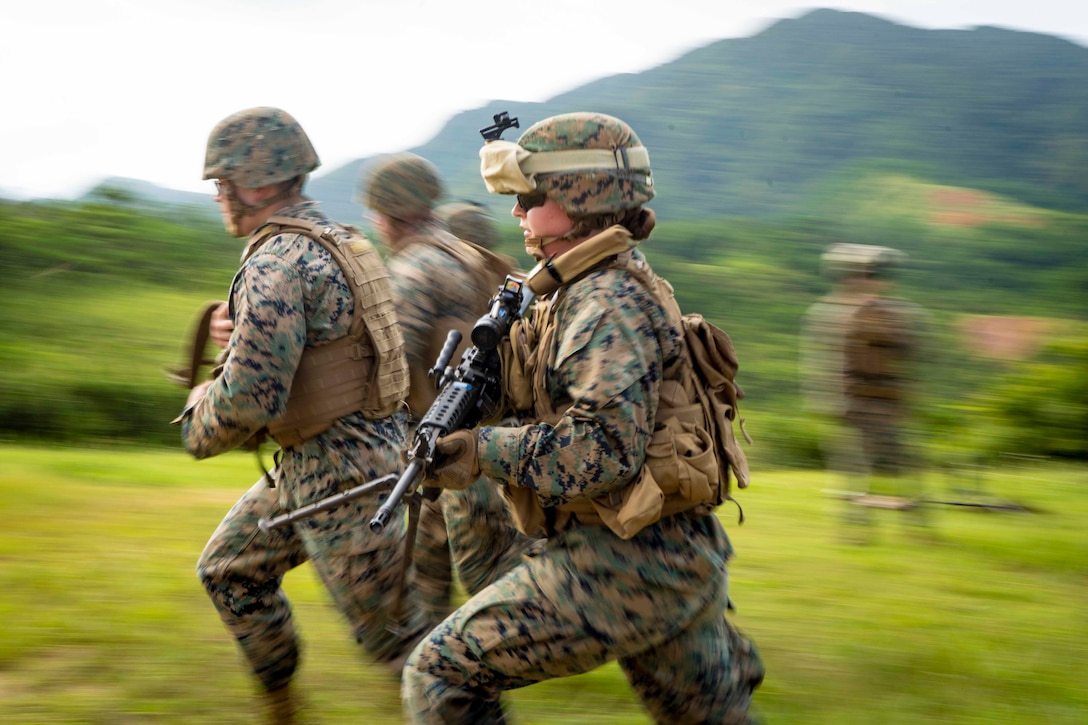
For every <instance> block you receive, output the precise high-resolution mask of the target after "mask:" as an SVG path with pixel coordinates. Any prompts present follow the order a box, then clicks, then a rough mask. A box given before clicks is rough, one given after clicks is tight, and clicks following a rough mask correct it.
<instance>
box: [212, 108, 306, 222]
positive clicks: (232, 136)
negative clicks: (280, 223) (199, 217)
mask: <svg viewBox="0 0 1088 725" xmlns="http://www.w3.org/2000/svg"><path fill="white" fill-rule="evenodd" d="M320 165H321V161H320V160H319V159H318V157H317V152H316V151H314V147H313V145H312V144H311V143H310V139H309V138H308V137H307V136H306V132H305V131H303V130H302V126H300V125H299V123H298V121H296V120H295V119H294V117H293V116H291V114H289V113H287V112H286V111H283V110H280V109H279V108H272V107H271V106H259V107H256V108H248V109H246V110H243V111H238V112H237V113H233V114H231V115H230V116H227V117H226V118H224V119H223V120H222V121H220V122H219V123H218V124H217V125H216V126H215V128H213V129H212V132H211V133H210V134H209V135H208V146H207V151H206V152H205V154H204V179H205V180H207V179H215V180H216V181H217V182H218V190H219V196H220V197H222V198H223V199H224V200H226V202H227V205H228V207H229V210H230V211H229V217H230V218H229V219H226V220H225V221H226V222H227V228H228V231H229V232H230V234H231V235H233V236H236V237H243V236H246V235H247V234H248V233H249V231H250V230H247V229H244V228H243V219H244V218H245V217H247V216H250V215H252V214H254V213H255V212H257V211H260V210H261V209H264V208H267V207H269V206H271V205H272V204H275V203H277V202H279V201H282V200H283V199H286V198H288V197H291V196H293V195H295V194H297V193H299V192H300V191H301V190H302V186H303V184H305V181H306V175H307V174H309V173H310V172H311V171H313V170H314V169H316V168H317V167H318V166H320ZM269 187H277V188H274V189H269ZM241 189H246V190H254V189H261V190H268V191H265V192H264V193H261V194H258V195H253V194H249V193H246V192H240V191H239V190H241Z"/></svg>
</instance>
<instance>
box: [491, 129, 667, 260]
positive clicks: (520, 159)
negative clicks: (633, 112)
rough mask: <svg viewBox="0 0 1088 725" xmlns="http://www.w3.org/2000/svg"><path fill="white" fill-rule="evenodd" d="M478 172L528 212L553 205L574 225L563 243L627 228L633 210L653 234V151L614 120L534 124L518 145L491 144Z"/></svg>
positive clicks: (492, 186) (505, 142)
mask: <svg viewBox="0 0 1088 725" xmlns="http://www.w3.org/2000/svg"><path fill="white" fill-rule="evenodd" d="M480 173H481V175H482V176H483V178H484V183H485V184H486V185H487V189H488V191H490V192H492V193H497V194H516V195H517V196H518V202H519V204H521V206H522V207H523V208H524V209H528V208H531V207H532V206H536V205H539V204H541V203H543V201H544V199H545V198H549V199H552V200H554V201H555V202H556V203H557V204H558V205H559V206H560V207H561V208H562V209H563V211H564V212H566V214H567V215H568V216H569V217H570V218H571V220H573V221H574V222H575V224H574V226H573V228H572V229H571V230H570V231H569V232H568V233H567V234H565V235H563V238H568V239H570V238H577V237H578V236H580V235H584V234H586V233H587V232H592V231H594V230H600V229H605V228H607V227H609V226H611V225H613V224H617V223H624V221H625V220H629V219H630V218H631V216H632V214H631V212H635V211H638V212H639V214H641V215H643V216H645V215H646V214H649V217H650V228H651V229H652V214H650V213H649V212H648V210H642V205H643V204H645V203H646V202H648V201H650V200H651V199H653V197H654V187H653V176H652V174H651V170H650V155H649V152H648V151H647V150H646V147H645V146H643V145H642V141H641V140H639V137H638V136H637V135H636V134H635V132H634V131H633V130H632V129H631V127H630V126H628V125H627V124H626V123H625V122H624V121H621V120H620V119H618V118H615V117H613V116H609V115H606V114H603V113H587V112H576V113H565V114H561V115H558V116H552V117H551V118H546V119H544V120H543V121H540V122H538V123H535V124H533V125H532V126H530V127H529V128H528V129H527V130H526V131H525V133H523V134H522V135H521V137H520V138H519V139H518V141H517V143H514V142H511V141H502V140H495V141H490V142H488V143H487V144H485V145H484V147H483V148H482V149H480ZM625 225H626V224H625ZM648 234H649V230H647V231H646V235H648ZM636 238H639V239H644V238H645V236H637V237H636ZM552 241H554V240H552ZM543 243H544V244H545V245H547V244H548V243H549V240H547V239H545V240H544V242H543Z"/></svg>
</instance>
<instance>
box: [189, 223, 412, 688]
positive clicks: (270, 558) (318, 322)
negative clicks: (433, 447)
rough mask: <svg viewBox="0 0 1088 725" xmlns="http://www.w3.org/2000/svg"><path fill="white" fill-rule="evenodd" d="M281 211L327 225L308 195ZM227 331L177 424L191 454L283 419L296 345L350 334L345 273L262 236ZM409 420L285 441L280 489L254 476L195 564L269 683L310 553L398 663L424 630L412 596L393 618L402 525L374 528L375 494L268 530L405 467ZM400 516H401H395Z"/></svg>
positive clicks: (278, 672)
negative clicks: (211, 368)
mask: <svg viewBox="0 0 1088 725" xmlns="http://www.w3.org/2000/svg"><path fill="white" fill-rule="evenodd" d="M276 213H277V215H279V216H288V217H292V218H297V219H306V220H312V221H315V222H318V223H320V224H322V225H326V226H327V225H334V224H335V222H332V221H330V220H328V218H327V217H325V216H324V214H322V213H321V212H320V210H319V209H318V208H317V205H316V203H314V202H303V203H300V204H295V205H292V206H288V207H285V208H282V209H280V210H278V211H277V212H276ZM230 301H231V316H232V320H233V322H234V332H233V334H232V336H231V339H230V343H229V346H228V348H227V351H228V355H227V358H226V363H225V366H224V368H223V372H222V374H221V375H220V376H219V377H218V378H217V379H216V380H215V382H214V383H213V384H212V385H211V387H210V388H209V389H208V392H207V395H206V397H204V398H203V399H202V400H200V401H199V402H198V403H197V404H196V405H195V406H194V407H193V408H192V409H191V410H190V411H188V413H187V415H186V416H185V418H184V420H183V423H182V436H183V440H184V443H185V447H186V449H187V450H188V451H189V452H190V453H191V454H193V455H194V456H195V457H197V458H206V457H208V456H213V455H217V454H220V453H224V452H226V451H230V450H233V449H234V448H236V447H237V446H238V445H240V444H241V443H242V442H243V441H245V440H247V439H248V438H249V437H250V436H251V435H252V434H253V433H254V432H255V431H257V430H260V429H261V428H263V427H264V426H266V425H267V424H268V423H269V422H270V421H272V420H274V419H276V418H277V417H278V416H280V415H282V413H283V412H284V410H285V407H286V403H287V398H288V393H289V391H290V389H291V382H292V379H293V377H294V373H295V369H296V366H297V365H298V361H299V359H300V356H301V355H302V351H303V348H305V347H312V346H316V345H320V344H321V343H322V342H325V341H330V340H333V339H336V338H339V337H342V336H344V335H346V334H347V332H348V330H349V328H350V326H351V322H352V311H353V305H354V302H353V300H352V294H351V290H350V288H349V287H348V285H347V282H346V280H345V278H344V275H343V273H342V272H341V270H340V268H339V266H338V265H337V264H336V263H335V261H334V260H333V258H332V256H331V255H330V254H329V252H328V251H327V250H326V249H325V248H324V247H322V246H321V244H319V243H318V242H316V241H313V240H311V239H309V238H308V237H306V236H302V235H299V234H294V233H285V234H279V235H277V236H274V237H272V238H271V239H269V240H268V241H267V242H266V243H265V244H264V245H263V246H261V247H260V248H259V249H258V250H257V251H256V252H254V253H253V254H252V255H251V256H250V257H249V258H248V259H246V260H245V262H244V263H243V265H242V268H241V269H240V270H239V272H238V274H237V275H236V277H235V280H234V283H233V285H232V288H231V296H230ZM406 428H407V419H406V415H405V414H404V413H403V412H400V413H397V414H396V415H394V416H391V417H388V418H382V419H378V420H368V419H367V418H365V417H363V416H362V415H361V414H352V415H348V416H344V417H342V418H340V419H338V420H337V421H336V422H335V423H333V425H332V427H331V428H329V429H328V430H326V431H325V432H324V433H321V434H320V435H318V436H316V437H314V438H311V439H308V440H306V441H304V442H302V443H300V444H298V445H295V446H290V447H288V448H286V449H285V450H283V455H282V460H281V461H280V464H279V466H278V467H277V469H276V471H275V473H274V475H275V479H276V480H275V487H274V488H272V487H270V485H269V482H268V481H267V480H266V479H265V478H262V479H261V480H260V481H258V482H257V484H256V485H254V486H253V487H252V488H251V489H250V490H249V491H248V492H247V493H246V494H245V495H244V496H243V497H242V498H241V500H239V501H238V503H237V504H236V505H235V506H234V507H233V508H232V509H231V510H230V512H229V513H228V514H227V515H226V517H225V518H224V519H223V521H222V523H221V524H220V525H219V527H218V529H216V531H215V533H214V534H213V535H212V537H211V540H210V541H209V542H208V544H207V546H206V548H205V550H204V552H203V554H202V555H201V557H200V561H199V563H198V565H197V573H198V575H199V577H200V580H201V582H202V584H203V585H204V587H205V589H206V590H207V592H208V595H209V596H210V597H211V599H212V602H213V603H214V605H215V607H216V609H217V610H218V612H219V614H220V616H221V618H222V619H223V622H224V623H225V624H226V626H227V628H228V630H229V631H230V632H231V634H233V635H234V637H235V638H236V639H237V640H238V643H239V645H240V646H241V648H242V651H243V653H244V654H245V656H246V659H247V660H248V662H249V664H250V666H251V667H252V669H253V671H254V672H255V674H256V675H257V677H258V678H259V679H260V681H261V683H262V684H263V685H264V687H265V688H266V689H268V690H275V689H277V688H280V687H282V686H284V685H285V684H286V683H287V682H288V681H290V679H291V677H292V675H293V673H294V671H295V669H296V667H297V664H298V657H299V644H298V638H297V635H296V632H295V627H294V624H293V620H292V614H291V608H290V606H289V604H288V601H287V598H286V596H285V595H284V593H283V589H282V587H281V583H282V578H283V576H284V574H286V573H287V572H288V571H290V570H291V569H293V568H295V567H297V566H299V565H300V564H302V563H303V562H305V561H307V560H309V561H311V562H312V563H313V566H314V569H315V570H316V571H317V573H318V575H319V576H320V577H321V579H322V581H323V582H324V584H325V586H326V587H327V588H328V590H329V592H330V593H331V595H332V598H333V601H334V602H335V603H336V605H337V608H338V609H339V610H340V611H341V612H342V613H343V614H344V616H345V617H346V618H347V620H348V623H349V626H350V627H351V629H352V633H353V635H354V637H355V639H356V641H357V642H358V643H359V644H361V645H362V646H363V648H364V649H365V650H366V651H367V652H368V653H369V654H370V655H371V656H373V657H374V658H375V659H376V660H378V661H379V662H383V663H387V664H389V665H390V666H391V667H393V668H394V669H395V670H399V664H400V662H401V660H402V658H403V657H404V655H405V653H406V652H407V651H408V650H410V649H411V647H412V646H413V645H414V643H415V642H416V641H417V640H418V639H419V637H420V635H421V634H422V633H423V631H424V630H423V619H422V616H421V614H420V612H419V611H418V609H417V608H416V607H415V604H414V599H413V597H412V596H411V595H409V596H408V597H406V601H405V602H404V604H403V605H402V610H401V616H400V617H399V618H398V621H395V622H394V621H389V618H388V616H387V615H388V613H389V612H390V611H391V609H392V606H393V602H394V598H395V592H396V589H397V582H398V577H399V575H400V570H401V565H400V563H401V548H400V547H401V544H402V542H403V539H404V525H403V522H402V521H401V520H400V519H399V518H398V519H395V520H394V522H391V523H390V525H388V526H386V528H385V530H384V531H383V532H382V533H380V534H375V533H373V532H371V531H370V530H369V529H368V528H367V527H366V526H365V522H366V521H368V520H369V519H370V518H371V517H372V516H373V514H374V513H375V512H376V511H377V509H378V507H379V505H380V504H381V499H382V498H383V494H378V493H375V494H373V495H372V496H370V497H364V498H360V499H356V500H354V501H352V502H351V503H349V504H346V505H343V506H340V507H338V508H335V509H333V510H331V511H328V512H325V513H322V514H319V515H317V516H314V517H312V518H308V519H305V520H303V521H299V522H297V523H295V524H293V525H292V526H291V527H289V528H284V529H275V530H272V531H270V532H267V533H266V532H262V531H260V530H259V528H258V521H259V519H261V518H269V519H271V518H274V517H275V516H277V515H278V514H281V513H284V512H286V511H290V510H294V509H297V508H299V507H302V506H305V505H307V504H310V503H313V502H315V501H318V500H320V499H325V498H328V497H330V496H332V495H334V494H336V493H338V492H340V491H342V490H346V489H348V488H351V487H354V486H356V485H359V484H361V483H364V482H366V481H369V480H372V479H375V478H378V477H380V476H384V475H386V474H389V473H394V472H399V471H400V468H401V465H402V464H401V461H400V451H401V450H402V449H403V448H404V445H405V435H406ZM398 523H399V525H397V524H398Z"/></svg>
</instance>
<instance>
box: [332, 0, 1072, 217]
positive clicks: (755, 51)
mask: <svg viewBox="0 0 1088 725" xmlns="http://www.w3.org/2000/svg"><path fill="white" fill-rule="evenodd" d="M1085 78H1088V48H1084V47H1082V46H1079V45H1076V44H1073V43H1070V42H1068V41H1064V40H1060V39H1057V38H1053V37H1049V36H1044V35H1038V34H1033V33H1025V32H1017V31H1011V30H1001V29H996V28H985V27H984V28H977V29H974V30H922V29H918V28H911V27H907V26H903V25H899V24H896V23H893V22H890V21H886V20H882V19H879V18H875V17H872V16H868V15H862V14H858V13H846V12H839V11H833V10H816V11H813V12H811V13H808V14H807V15H804V16H802V17H799V18H796V19H789V20H782V21H780V22H778V23H775V24H774V25H772V26H770V27H768V28H767V29H766V30H764V31H763V32H761V33H759V34H757V35H754V36H752V37H749V38H740V39H729V40H722V41H718V42H716V43H713V44H710V45H708V46H706V47H703V48H700V49H697V50H695V51H692V52H690V53H687V54H686V55H684V56H682V57H680V58H678V59H676V60H675V61H673V62H671V63H667V64H664V65H662V66H659V67H657V68H654V69H651V70H649V71H646V72H643V73H638V74H625V75H617V76H612V77H608V78H604V79H601V80H598V81H596V82H593V83H590V84H588V85H585V86H582V87H579V88H576V89H573V90H571V91H570V92H568V93H564V94H562V95H559V96H557V97H555V98H552V99H550V100H549V101H547V102H545V103H513V102H508V101H502V100H497V101H494V102H492V103H489V104H487V105H486V106H485V107H483V108H479V109H474V110H471V111H466V112H465V113H462V114H459V115H457V116H455V117H454V118H452V119H450V121H449V122H448V123H447V124H446V126H445V127H444V128H443V129H442V131H441V132H440V133H439V134H438V135H437V136H435V138H433V139H432V140H431V141H429V142H427V143H426V144H424V145H422V146H419V147H417V148H415V149H412V150H414V151H416V152H418V153H420V154H422V155H424V156H426V157H427V158H429V159H431V160H432V161H434V162H435V163H436V164H437V165H438V167H439V168H440V169H441V170H442V171H443V173H444V174H445V175H446V176H447V177H448V179H449V180H450V186H451V190H452V195H454V196H467V197H469V198H476V199H480V200H484V199H483V198H484V197H486V196H487V194H486V192H485V190H484V188H483V185H482V183H481V182H480V179H479V175H478V172H477V166H478V158H477V151H478V149H479V147H480V144H481V143H482V141H481V138H480V136H479V133H478V129H479V128H482V127H483V126H486V125H488V124H490V122H491V116H492V115H493V114H495V113H497V112H499V111H504V110H506V111H509V112H510V113H511V115H512V116H515V117H518V118H519V119H520V120H521V123H522V127H521V128H522V130H524V128H525V127H526V126H528V125H529V124H530V123H532V122H535V121H537V120H540V119H542V118H544V117H546V116H549V115H552V114H555V113H560V112H564V111H572V110H598V111H603V112H606V113H611V114H614V115H617V116H619V117H621V118H623V119H624V120H626V121H628V122H629V123H631V125H632V126H633V127H634V128H635V130H636V131H637V132H638V133H639V135H640V136H641V138H642V140H643V142H644V143H645V144H646V145H647V146H648V147H649V149H650V152H651V159H652V162H653V167H654V174H655V177H656V179H657V183H656V186H657V189H658V198H657V199H656V200H655V202H654V205H655V208H656V209H657V210H658V212H659V213H660V214H661V216H662V218H663V219H666V220H668V219H672V218H677V217H681V216H682V217H684V218H707V217H715V216H720V215H726V214H741V215H745V216H751V215H773V214H780V213H782V212H783V211H786V210H789V209H791V208H792V207H793V206H794V205H795V204H797V203H798V202H799V201H800V200H801V199H803V198H804V197H805V195H806V194H807V193H808V191H809V189H810V188H811V187H812V186H813V185H814V184H818V183H820V182H821V181H822V179H824V178H825V177H826V176H827V175H828V174H833V173H835V172H837V171H841V170H843V169H849V168H850V167H851V166H853V165H855V164H858V163H860V162H864V161H871V160H874V159H879V160H886V163H888V164H897V165H898V166H899V167H900V168H901V169H902V170H904V171H906V172H908V173H910V174H911V175H914V176H918V177H921V178H927V179H930V180H933V181H935V182H938V183H943V184H951V185H956V186H970V187H974V188H980V189H985V190H989V191H996V192H1001V193H1006V194H1009V195H1011V196H1014V197H1017V198H1020V199H1023V200H1025V201H1027V202H1030V203H1032V204H1035V205H1040V206H1046V207H1051V208H1058V209H1066V210H1077V209H1083V208H1084V207H1085V204H1086V203H1088V177H1086V176H1085V175H1084V173H1083V169H1084V168H1085V167H1086V165H1088V83H1085V82H1084V79H1085ZM518 132H519V131H518V130H516V129H514V130H512V131H508V132H507V134H506V136H507V137H510V138H516V136H517V133H518ZM391 150H393V149H391ZM364 163H365V160H364V159H361V160H358V161H355V162H352V163H350V164H347V165H345V166H343V167H341V168H338V169H335V170H332V171H329V172H327V173H325V174H324V175H322V176H319V177H317V178H315V179H314V180H313V183H312V185H311V190H312V191H313V193H314V194H315V196H316V197H317V198H320V199H322V200H324V201H326V203H328V204H329V205H330V208H331V209H333V210H334V212H335V213H336V214H339V215H341V216H343V217H344V218H347V219H358V218H359V217H360V215H361V213H362V211H361V209H360V208H359V207H358V206H356V205H355V204H354V202H353V201H352V197H353V194H354V191H355V187H356V185H357V182H358V177H359V172H360V169H361V167H362V165H363V164H364ZM491 201H493V202H494V203H495V208H496V209H500V208H501V210H502V212H503V213H505V212H506V211H508V205H506V204H505V200H491Z"/></svg>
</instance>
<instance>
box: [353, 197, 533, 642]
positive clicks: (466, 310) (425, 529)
mask: <svg viewBox="0 0 1088 725" xmlns="http://www.w3.org/2000/svg"><path fill="white" fill-rule="evenodd" d="M398 185H399V184H398ZM371 188H372V189H373V187H371ZM372 193H378V194H381V193H383V192H381V191H374V192H372ZM392 203H393V204H394V205H395V204H396V203H398V202H392ZM401 244H403V246H400V245H398V251H397V252H396V253H395V254H393V255H392V256H391V257H390V258H389V261H388V265H389V273H390V275H392V285H393V296H394V299H396V301H397V320H398V321H399V322H400V325H401V331H402V334H403V336H404V347H405V354H406V356H407V358H408V366H409V368H410V369H417V370H418V369H422V370H428V369H430V368H431V367H432V366H433V365H434V363H435V361H434V360H433V359H427V351H428V349H430V348H432V347H433V344H432V340H433V339H434V338H435V336H436V334H437V335H438V336H441V337H443V338H444V336H445V334H446V332H447V330H445V329H436V327H437V326H441V325H442V324H443V322H449V321H451V320H464V321H468V323H469V324H470V325H471V323H472V322H475V320H477V319H479V318H480V317H481V316H482V315H483V314H485V313H486V311H487V301H488V294H489V292H487V291H486V290H485V289H483V287H484V285H483V284H482V283H481V280H477V279H475V278H474V277H473V275H472V273H470V271H469V270H468V269H467V268H466V267H465V266H464V265H462V264H461V262H459V261H458V258H457V257H455V256H454V254H453V253H452V252H450V251H444V249H445V247H446V246H448V245H455V244H461V242H460V240H459V239H457V238H455V237H453V236H451V235H450V234H449V233H447V232H446V231H445V230H444V229H443V228H442V226H441V225H440V224H439V222H438V221H437V220H436V219H429V220H427V221H425V222H423V223H421V224H419V225H417V226H416V227H415V228H414V229H412V231H411V234H410V235H409V236H407V237H406V239H405V240H403V241H402V242H401ZM454 363H456V361H454ZM421 378H422V379H424V380H425V379H426V378H425V376H419V375H416V376H413V378H412V379H413V381H418V380H420V379H421ZM424 412H425V411H413V413H414V414H415V415H417V416H422V415H423V413H424ZM531 542H532V540H531V539H529V537H526V536H524V535H523V534H521V533H520V532H519V531H518V530H517V529H516V528H515V527H514V525H513V523H512V521H511V518H510V514H509V512H508V511H507V509H506V504H505V502H504V501H503V499H502V496H500V495H499V493H498V491H497V490H496V489H495V488H494V485H493V484H491V483H490V482H487V481H484V480H480V481H477V482H476V484H474V485H472V486H470V487H469V488H467V489H464V490H462V491H444V492H443V493H442V494H441V496H440V497H439V499H438V500H437V501H435V502H428V503H426V504H425V505H424V506H423V509H422V511H421V516H420V522H419V533H418V536H417V543H416V550H415V556H414V559H415V564H416V583H417V591H418V596H419V599H420V606H421V608H422V609H424V610H425V611H426V612H427V613H428V614H429V615H430V616H431V617H432V621H431V624H432V625H433V624H436V623H437V622H438V621H440V620H441V619H442V618H444V617H445V616H446V614H448V613H449V610H450V608H451V604H450V583H451V573H452V572H451V568H452V567H456V570H457V574H458V576H459V578H460V580H461V583H462V585H463V586H464V588H465V590H466V591H468V592H469V593H470V594H475V593H476V592H477V591H479V590H481V589H483V588H484V587H486V586H487V585H488V584H490V583H491V582H493V581H494V580H495V579H497V578H498V577H499V576H501V575H502V574H504V573H505V572H506V571H507V570H508V569H510V568H511V567H513V566H515V565H517V564H518V563H520V561H521V556H522V553H523V552H524V551H525V550H526V549H527V548H528V547H529V546H530V545H531Z"/></svg>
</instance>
